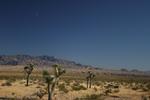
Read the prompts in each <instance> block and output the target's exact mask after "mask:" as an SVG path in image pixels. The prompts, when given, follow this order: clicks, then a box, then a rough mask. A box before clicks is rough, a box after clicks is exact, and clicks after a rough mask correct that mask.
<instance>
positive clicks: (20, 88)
mask: <svg viewBox="0 0 150 100" xmlns="http://www.w3.org/2000/svg"><path fill="white" fill-rule="evenodd" d="M5 81H6V80H0V97H15V96H17V97H23V96H30V95H32V94H34V93H35V92H36V91H39V89H40V88H42V89H44V88H45V87H46V86H40V85H39V84H36V82H35V83H30V85H29V86H28V87H26V86H25V80H17V81H15V82H13V83H12V86H2V84H3V83H5ZM37 83H38V82H37ZM84 85H85V84H84ZM94 87H95V88H96V89H97V90H95V89H94ZM119 90H120V91H119V92H118V93H111V94H110V95H109V96H108V97H106V98H105V100H141V96H142V95H150V93H149V92H141V91H135V90H132V89H129V88H125V87H124V86H121V87H120V88H119ZM102 92H103V89H102V88H101V86H93V88H91V89H87V90H80V91H71V90H69V92H68V93H64V92H61V91H58V89H56V90H55V96H54V100H74V99H75V98H76V97H83V96H85V95H87V94H89V95H90V94H101V93H102ZM116 96H117V97H122V98H124V99H117V98H116V99H114V98H113V97H116ZM43 100H47V95H45V96H44V97H43Z"/></svg>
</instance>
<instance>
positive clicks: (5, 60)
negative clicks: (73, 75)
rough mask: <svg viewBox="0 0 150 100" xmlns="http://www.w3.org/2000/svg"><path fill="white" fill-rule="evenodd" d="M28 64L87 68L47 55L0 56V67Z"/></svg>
mask: <svg viewBox="0 0 150 100" xmlns="http://www.w3.org/2000/svg"><path fill="white" fill-rule="evenodd" d="M27 63H36V64H37V65H38V66H51V65H52V64H56V63H57V64H61V65H63V66H64V67H69V68H80V67H87V66H86V65H82V64H79V63H76V62H74V61H69V60H64V59H60V58H56V57H54V56H47V55H43V56H31V55H0V65H25V64H27Z"/></svg>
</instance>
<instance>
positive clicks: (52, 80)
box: [43, 64, 65, 100]
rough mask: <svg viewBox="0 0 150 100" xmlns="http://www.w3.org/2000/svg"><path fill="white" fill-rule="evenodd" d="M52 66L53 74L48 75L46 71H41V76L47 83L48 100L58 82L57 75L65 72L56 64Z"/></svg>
mask: <svg viewBox="0 0 150 100" xmlns="http://www.w3.org/2000/svg"><path fill="white" fill-rule="evenodd" d="M52 67H53V68H54V75H50V74H49V72H48V71H43V78H44V79H45V82H46V83H47V91H48V100H52V95H53V92H54V89H55V86H56V85H57V84H58V81H59V77H60V76H61V75H62V74H63V73H65V70H64V69H61V67H60V66H59V65H57V64H55V65H53V66H52Z"/></svg>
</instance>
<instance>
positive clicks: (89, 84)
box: [86, 71, 95, 88]
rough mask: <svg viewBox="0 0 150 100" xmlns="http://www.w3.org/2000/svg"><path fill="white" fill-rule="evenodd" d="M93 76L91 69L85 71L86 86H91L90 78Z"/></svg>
mask: <svg viewBox="0 0 150 100" xmlns="http://www.w3.org/2000/svg"><path fill="white" fill-rule="evenodd" d="M94 77H95V74H93V73H92V72H91V71H88V73H87V77H86V80H87V88H91V86H92V79H93V78H94Z"/></svg>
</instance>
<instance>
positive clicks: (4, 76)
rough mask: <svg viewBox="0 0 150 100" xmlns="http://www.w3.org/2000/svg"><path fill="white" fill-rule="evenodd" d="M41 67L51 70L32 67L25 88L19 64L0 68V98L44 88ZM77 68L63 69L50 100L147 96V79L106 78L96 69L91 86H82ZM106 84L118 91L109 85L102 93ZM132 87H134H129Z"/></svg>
mask: <svg viewBox="0 0 150 100" xmlns="http://www.w3.org/2000/svg"><path fill="white" fill-rule="evenodd" d="M43 69H47V70H49V71H50V73H52V70H51V69H50V68H36V69H35V70H34V71H33V74H32V75H31V80H30V83H29V86H28V87H26V86H25V82H26V81H25V80H24V72H23V66H15V67H10V66H7V67H6V66H5V67H0V97H18V98H23V97H25V96H33V94H35V93H36V92H38V91H40V90H44V91H46V84H44V82H43V80H42V74H41V73H42V70H43ZM81 71H82V70H73V69H67V73H66V74H65V75H64V76H63V77H62V78H61V80H60V82H59V85H58V86H57V88H56V89H55V93H54V96H53V97H54V100H75V99H76V100H77V97H78V98H87V99H79V100H89V99H88V98H91V97H93V98H99V97H100V96H102V98H103V99H104V100H114V98H120V99H116V100H122V99H123V100H142V99H141V98H142V97H143V96H145V97H146V96H147V98H148V96H150V89H149V84H150V83H149V82H150V78H147V77H136V76H130V77H124V76H111V77H110V76H109V75H104V74H102V72H99V73H98V72H96V73H98V74H97V76H96V78H95V79H94V82H93V85H92V88H91V89H82V88H83V87H86V80H85V74H84V73H82V72H81ZM7 81H9V82H10V83H11V85H10V86H7V85H6V86H3V85H2V84H4V83H6V82H7ZM77 83H78V84H77ZM107 84H111V85H112V86H116V85H118V90H119V91H117V92H116V91H113V87H109V88H110V89H111V92H110V93H108V95H106V94H105V93H104V92H105V91H106V90H107V89H108V88H106V85H107ZM147 84H148V85H147ZM73 86H75V87H76V88H77V89H78V91H76V90H75V89H73V88H72V87H73ZM134 86H135V87H138V89H136V90H134V89H132V88H133V87H134ZM144 86H147V87H146V89H147V90H146V91H143V89H142V88H143V87H144ZM34 96H35V95H34ZM94 96H95V97H94ZM102 98H101V99H102ZM36 99H37V100H38V99H39V98H38V97H36ZM42 99H43V100H47V94H46V95H44V97H43V98H42ZM39 100H40V99H39ZM94 100H95V99H94ZM97 100H99V99H97Z"/></svg>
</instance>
